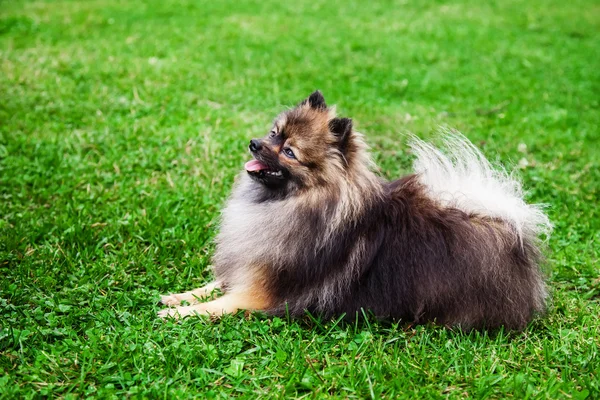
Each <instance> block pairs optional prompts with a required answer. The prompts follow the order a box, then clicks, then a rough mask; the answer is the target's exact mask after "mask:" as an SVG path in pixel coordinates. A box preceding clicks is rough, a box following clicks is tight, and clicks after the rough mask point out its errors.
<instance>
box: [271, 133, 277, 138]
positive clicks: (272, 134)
mask: <svg viewBox="0 0 600 400" xmlns="http://www.w3.org/2000/svg"><path fill="white" fill-rule="evenodd" d="M275 135H277V133H276V132H275V131H271V132H269V137H270V138H274V137H275Z"/></svg>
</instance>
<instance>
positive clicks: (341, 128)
mask: <svg viewBox="0 0 600 400" xmlns="http://www.w3.org/2000/svg"><path fill="white" fill-rule="evenodd" d="M329 130H330V131H331V133H333V135H334V136H335V137H336V138H337V140H338V145H339V146H340V150H341V151H342V153H345V152H346V148H347V147H348V142H349V141H350V136H351V133H352V120H351V119H350V118H333V119H332V120H331V121H329Z"/></svg>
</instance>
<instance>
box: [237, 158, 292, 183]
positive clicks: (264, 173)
mask: <svg viewBox="0 0 600 400" xmlns="http://www.w3.org/2000/svg"><path fill="white" fill-rule="evenodd" d="M244 168H246V172H248V173H249V174H250V175H251V176H254V177H257V178H266V177H268V178H280V179H283V175H284V171H283V170H281V169H275V168H272V167H270V166H269V165H267V164H266V163H264V162H262V161H260V160H251V161H248V162H247V163H246V165H245V166H244Z"/></svg>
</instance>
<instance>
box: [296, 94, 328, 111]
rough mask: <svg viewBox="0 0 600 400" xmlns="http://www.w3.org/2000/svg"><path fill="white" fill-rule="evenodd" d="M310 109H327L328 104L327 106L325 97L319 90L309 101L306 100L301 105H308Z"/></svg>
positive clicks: (309, 97)
mask: <svg viewBox="0 0 600 400" xmlns="http://www.w3.org/2000/svg"><path fill="white" fill-rule="evenodd" d="M307 104H308V106H309V107H310V108H313V109H315V110H322V109H325V108H327V104H325V97H323V93H321V91H319V90H315V91H314V92H313V93H312V94H311V95H310V96H308V99H306V100H304V101H303V102H302V103H300V105H307Z"/></svg>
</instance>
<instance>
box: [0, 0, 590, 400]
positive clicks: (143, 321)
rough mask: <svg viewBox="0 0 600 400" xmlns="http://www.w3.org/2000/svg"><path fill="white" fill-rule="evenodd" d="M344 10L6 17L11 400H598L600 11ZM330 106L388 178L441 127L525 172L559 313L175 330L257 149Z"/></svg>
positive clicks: (128, 8) (0, 12)
mask: <svg viewBox="0 0 600 400" xmlns="http://www.w3.org/2000/svg"><path fill="white" fill-rule="evenodd" d="M338 3H339V4H336V2H333V1H322V0H297V1H294V2H271V1H262V0H256V1H246V0H242V1H237V0H236V1H233V0H232V1H204V0H203V1H196V0H183V1H171V0H163V1H158V0H148V1H138V0H131V1H126V2H123V1H117V0H90V1H44V0H33V1H22V0H15V1H11V0H0V398H21V397H36V396H40V395H41V396H52V397H54V396H57V397H66V398H74V397H90V396H96V397H99V398H106V397H113V398H120V397H123V396H131V397H136V398H138V397H140V398H141V397H152V398H154V397H162V398H173V397H177V398H186V397H201V398H204V397H214V398H226V397H230V396H242V397H246V398H255V397H268V398H271V397H273V398H285V397H307V398H313V397H318V398H321V397H327V396H331V397H341V398H379V397H386V398H394V397H406V398H442V397H449V398H456V399H462V398H465V397H472V398H505V397H513V398H575V399H583V398H600V359H599V354H598V352H599V350H598V349H599V345H600V339H599V337H600V318H599V317H600V279H599V266H598V264H599V257H600V128H599V127H600V45H599V44H600V4H599V3H598V2H594V1H589V0H572V1H559V0H548V1H543V0H530V1H527V2H525V1H516V0H515V1H510V0H508V1H494V2H483V1H475V0H459V1H454V2H446V1H424V0H423V1H407V0H400V1H369V2H363V1H346V2H342V1H340V2H338ZM317 88H318V89H321V90H322V91H323V93H324V94H325V97H326V99H327V100H328V103H331V104H337V105H338V111H339V114H340V115H342V116H350V117H352V118H353V119H354V122H355V125H356V126H357V128H358V129H359V130H360V131H362V132H364V133H365V134H366V136H367V138H368V140H369V143H370V144H371V146H372V150H373V154H374V158H375V160H376V162H377V163H378V164H379V165H380V168H381V173H382V174H383V175H384V176H386V177H389V178H392V177H397V176H399V175H401V174H404V173H407V172H408V171H409V170H410V162H411V158H410V155H409V154H406V152H405V145H404V143H405V140H404V137H403V135H402V134H403V133H405V132H414V133H416V134H418V135H419V136H421V137H430V136H432V134H433V133H434V132H435V131H436V129H437V128H438V127H439V126H448V127H453V128H457V129H459V130H460V131H462V132H463V133H464V134H465V135H466V136H467V137H469V138H470V139H471V140H472V141H473V142H474V143H476V144H477V145H479V146H480V147H481V148H482V149H483V151H484V153H485V154H486V155H487V156H488V157H489V158H490V159H492V160H495V161H499V162H502V163H503V164H505V165H507V166H517V169H518V170H519V173H520V175H521V176H522V178H523V180H524V182H525V186H526V187H527V188H528V189H529V194H528V199H529V200H530V201H532V202H541V203H547V204H548V205H549V207H548V214H549V215H550V218H551V220H552V221H553V223H554V224H555V232H554V234H553V236H552V237H551V239H550V240H549V242H548V247H549V249H548V262H547V264H548V270H549V286H550V289H551V293H552V300H551V302H550V306H549V310H548V313H547V315H546V316H544V317H543V318H539V319H537V320H535V321H534V322H533V323H532V324H531V325H530V326H529V327H528V328H527V329H526V330H525V331H524V332H522V333H519V334H509V333H506V332H496V333H491V332H472V333H464V332H460V331H454V330H449V329H445V328H441V327H436V326H419V327H407V326H405V325H398V324H384V323H377V322H375V321H369V322H368V323H364V324H359V325H344V324H342V323H339V322H338V321H319V320H314V319H310V318H308V317H307V319H306V320H304V321H288V320H285V319H278V318H266V317H264V316H261V315H251V316H245V315H244V314H243V313H240V314H238V315H234V316H227V317H225V318H223V320H221V321H220V322H218V323H211V322H208V321H206V320H205V319H202V318H191V319H187V320H185V321H184V322H183V323H176V322H173V321H166V322H165V321H162V320H159V319H157V318H156V312H157V311H158V310H159V309H160V307H159V306H158V305H157V300H158V295H159V293H165V292H169V291H175V290H186V289H190V288H192V287H198V286H201V285H202V284H203V283H205V282H207V281H209V280H210V279H211V275H210V270H209V268H208V266H209V264H210V256H211V254H212V252H213V249H214V247H213V244H212V239H213V238H214V236H215V232H216V229H217V226H218V218H219V210H220V208H221V206H222V204H223V202H224V200H225V199H226V197H227V195H228V193H229V191H230V189H231V185H232V182H233V179H234V177H235V175H236V174H237V173H238V172H239V171H240V170H241V168H242V165H243V163H244V161H246V160H247V159H248V154H247V151H246V145H247V143H248V140H249V139H250V138H251V137H256V136H259V135H263V134H265V133H266V130H267V129H268V128H269V126H270V122H271V120H272V118H273V117H274V116H275V115H276V114H277V113H278V112H279V111H281V110H282V107H285V106H289V105H293V104H295V103H297V102H298V101H300V100H301V99H302V98H304V97H305V96H307V95H308V94H309V93H310V92H311V91H313V90H314V89H317ZM265 229H268V227H265Z"/></svg>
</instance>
